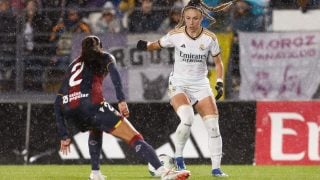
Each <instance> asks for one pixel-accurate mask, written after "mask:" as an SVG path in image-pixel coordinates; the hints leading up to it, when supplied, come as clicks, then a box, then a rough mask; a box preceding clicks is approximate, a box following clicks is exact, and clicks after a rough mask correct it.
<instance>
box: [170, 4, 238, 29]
mask: <svg viewBox="0 0 320 180" xmlns="http://www.w3.org/2000/svg"><path fill="white" fill-rule="evenodd" d="M237 1H239V0H232V1H229V2H227V3H223V4H220V5H218V6H208V5H207V4H206V3H205V2H203V0H190V1H189V3H188V4H187V5H186V6H185V7H184V8H183V9H182V10H181V17H180V20H179V23H178V24H177V26H176V27H175V28H180V27H182V26H184V25H185V22H184V12H185V11H186V10H188V9H196V10H198V11H200V12H201V14H202V15H203V16H205V17H207V18H208V19H209V20H211V21H212V23H211V24H214V23H215V22H216V19H215V18H214V17H212V16H211V15H210V12H220V11H223V10H224V9H226V8H228V7H229V6H231V5H232V4H233V3H235V2H237Z"/></svg>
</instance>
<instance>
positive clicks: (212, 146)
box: [203, 115, 222, 169]
mask: <svg viewBox="0 0 320 180" xmlns="http://www.w3.org/2000/svg"><path fill="white" fill-rule="evenodd" d="M203 120H204V124H205V126H206V128H207V131H208V136H209V137H208V140H209V143H208V144H209V151H210V154H211V162H212V169H217V168H220V164H221V157H222V138H221V135H220V130H219V121H218V120H219V116H218V115H209V116H205V117H204V118H203Z"/></svg>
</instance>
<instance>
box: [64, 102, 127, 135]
mask: <svg viewBox="0 0 320 180" xmlns="http://www.w3.org/2000/svg"><path fill="white" fill-rule="evenodd" d="M81 109H82V110H81ZM89 109H91V110H89ZM66 114H67V117H66V119H67V121H70V122H71V123H72V124H74V125H75V126H76V127H77V129H79V130H80V131H82V132H85V131H88V130H101V131H105V132H111V131H113V130H114V129H115V128H117V126H118V125H120V124H121V122H122V120H123V116H122V115H121V114H120V113H119V112H118V111H117V110H116V109H114V108H113V107H112V106H111V105H110V104H109V103H107V102H103V103H101V104H100V105H95V107H94V108H87V107H82V108H80V107H79V108H77V109H73V110H71V111H68V112H67V113H66Z"/></svg>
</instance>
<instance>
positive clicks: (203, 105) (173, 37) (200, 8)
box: [137, 0, 232, 177]
mask: <svg viewBox="0 0 320 180" xmlns="http://www.w3.org/2000/svg"><path fill="white" fill-rule="evenodd" d="M231 4H232V2H229V3H225V4H222V5H220V6H218V7H208V6H207V5H205V3H203V2H202V0H191V1H190V2H189V3H188V5H186V6H185V7H184V9H183V10H182V18H181V20H180V23H179V24H178V25H177V27H176V28H175V29H173V30H172V31H170V32H169V33H168V34H167V35H165V36H163V37H162V38H160V39H159V40H158V41H154V42H147V41H144V40H139V42H138V43H137V48H138V49H140V50H148V51H152V50H157V49H161V48H163V47H174V48H175V62H174V66H173V71H172V72H171V74H170V77H169V87H168V93H169V97H170V103H171V105H172V107H173V108H174V110H175V112H176V113H177V115H178V116H179V118H180V120H181V122H180V124H179V125H178V127H177V129H176V132H175V142H174V145H175V158H176V163H177V166H178V169H179V170H183V169H186V166H185V164H184V160H183V149H184V147H185V144H186V142H187V140H188V138H189V137H190V132H191V126H192V123H193V121H194V110H193V107H192V106H194V107H195V109H196V110H197V112H198V113H199V114H200V116H201V117H202V119H203V122H204V124H205V127H206V128H207V131H208V136H209V138H208V139H209V151H210V154H211V161H212V171H211V173H212V175H213V176H218V177H225V176H228V175H227V174H225V173H224V172H223V171H222V170H221V169H220V164H221V157H222V139H221V135H220V131H219V123H218V119H219V114H218V109H217V106H216V101H215V98H214V96H213V93H212V89H211V87H210V84H209V80H208V78H207V73H208V69H207V64H206V61H207V59H208V58H209V57H208V56H212V58H213V60H214V62H215V65H216V71H217V80H216V86H215V89H216V90H217V92H218V94H217V96H216V99H219V98H220V97H221V96H222V93H223V74H224V70H223V64H222V60H221V56H220V48H219V44H218V40H217V37H216V36H215V34H214V33H212V32H210V31H209V30H207V29H205V28H203V27H202V26H201V21H202V19H203V17H204V16H207V17H208V16H209V15H208V14H207V11H205V10H204V9H206V10H209V11H215V12H217V11H220V10H222V9H224V8H226V7H228V6H230V5H231ZM209 17H211V16H209ZM211 19H212V20H214V19H213V18H212V17H211Z"/></svg>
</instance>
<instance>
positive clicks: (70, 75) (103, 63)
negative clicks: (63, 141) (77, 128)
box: [55, 53, 125, 137]
mask: <svg viewBox="0 0 320 180" xmlns="http://www.w3.org/2000/svg"><path fill="white" fill-rule="evenodd" d="M95 67H97V66H95ZM107 74H110V76H111V80H112V83H113V85H114V87H115V90H116V95H117V98H118V100H119V101H123V100H125V96H124V93H123V90H122V83H121V79H120V74H119V72H118V70H117V68H116V66H115V59H114V57H113V56H112V55H111V54H109V53H104V54H103V56H101V59H99V66H98V69H97V68H94V66H92V65H89V64H86V63H85V62H84V61H83V60H81V57H80V58H78V59H75V60H74V61H73V62H72V63H71V64H70V66H69V67H68V69H67V72H66V74H65V77H64V80H63V82H62V85H61V88H60V90H59V92H58V96H57V98H56V102H55V113H56V121H57V125H58V132H59V135H60V136H62V137H65V136H67V134H68V133H67V131H66V127H65V124H64V119H65V118H68V117H67V116H66V114H71V115H69V117H70V116H73V117H76V116H79V114H81V116H79V117H77V119H79V120H78V121H79V123H81V121H82V120H81V119H82V118H87V117H91V116H92V115H94V113H95V112H96V109H97V107H98V106H99V105H100V104H101V103H102V102H103V101H104V97H103V93H102V89H103V88H102V83H103V79H104V78H105V77H106V75H107ZM72 113H73V114H72Z"/></svg>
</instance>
